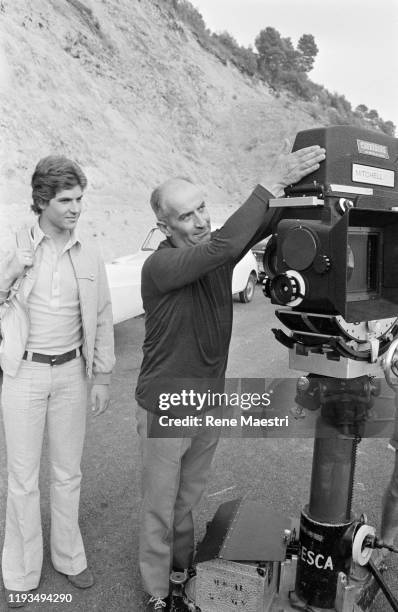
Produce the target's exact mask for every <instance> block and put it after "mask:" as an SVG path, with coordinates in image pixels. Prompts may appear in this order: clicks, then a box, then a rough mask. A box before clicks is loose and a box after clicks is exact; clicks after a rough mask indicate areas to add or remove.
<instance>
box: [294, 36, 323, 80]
mask: <svg viewBox="0 0 398 612" xmlns="http://www.w3.org/2000/svg"><path fill="white" fill-rule="evenodd" d="M297 50H298V51H299V58H298V62H299V66H300V69H301V70H302V71H303V72H310V71H311V70H312V69H313V67H314V61H315V57H316V56H317V54H318V50H319V49H318V47H317V46H316V44H315V38H314V37H313V35H312V34H303V35H302V37H301V38H300V40H299V41H298V43H297Z"/></svg>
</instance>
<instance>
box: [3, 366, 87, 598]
mask: <svg viewBox="0 0 398 612" xmlns="http://www.w3.org/2000/svg"><path fill="white" fill-rule="evenodd" d="M86 404H87V379H86V373H85V366H84V359H83V358H82V357H78V358H76V359H73V360H71V361H68V362H67V363H64V364H62V365H58V366H50V365H48V364H42V363H36V362H30V361H22V364H21V366H20V369H19V371H18V375H17V376H16V377H15V378H11V377H9V376H7V375H4V380H3V390H2V409H3V421H4V430H5V439H6V447H7V470H8V495H7V510H6V524H5V536H4V546H3V555H2V572H3V581H4V585H5V587H6V588H7V589H13V590H21V591H27V590H30V589H34V588H37V586H38V584H39V581H40V575H41V567H42V560H43V542H42V528H41V517H40V492H39V471H40V457H41V451H42V444H43V435H44V429H45V425H46V422H47V429H48V440H49V461H50V503H51V537H50V546H51V558H52V562H53V565H54V567H55V569H56V570H58V571H59V572H62V573H64V574H74V575H75V574H79V573H80V572H81V571H83V570H84V569H85V568H86V567H87V561H86V555H85V551H84V546H83V541H82V537H81V533H80V529H79V524H78V512H79V499H80V481H81V471H80V461H81V456H82V451H83V443H84V436H85V425H86Z"/></svg>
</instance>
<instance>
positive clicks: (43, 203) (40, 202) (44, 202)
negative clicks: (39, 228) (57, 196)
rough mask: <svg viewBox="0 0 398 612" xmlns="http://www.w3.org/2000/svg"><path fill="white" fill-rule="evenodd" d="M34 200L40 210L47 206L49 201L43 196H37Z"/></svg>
mask: <svg viewBox="0 0 398 612" xmlns="http://www.w3.org/2000/svg"><path fill="white" fill-rule="evenodd" d="M36 202H37V205H38V207H39V208H40V211H41V212H43V210H45V209H46V208H47V206H48V203H49V202H48V200H44V199H43V198H37V200H36ZM39 214H40V213H39Z"/></svg>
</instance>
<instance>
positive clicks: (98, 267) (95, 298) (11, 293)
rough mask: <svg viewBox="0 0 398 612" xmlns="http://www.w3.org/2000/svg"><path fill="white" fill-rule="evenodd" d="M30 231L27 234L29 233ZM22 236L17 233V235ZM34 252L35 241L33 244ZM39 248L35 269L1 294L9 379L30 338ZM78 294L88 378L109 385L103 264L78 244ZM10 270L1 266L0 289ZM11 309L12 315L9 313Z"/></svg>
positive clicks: (0, 358)
mask: <svg viewBox="0 0 398 612" xmlns="http://www.w3.org/2000/svg"><path fill="white" fill-rule="evenodd" d="M27 231H28V230H26V232H27ZM19 234H20V232H19V233H18V235H19ZM32 248H33V241H32ZM41 251H42V249H41V246H40V244H38V245H37V247H36V249H35V252H34V262H33V266H32V267H31V268H29V269H27V271H26V273H25V275H24V276H23V278H22V279H21V280H20V279H17V281H15V283H14V284H13V285H12V286H11V287H10V288H9V289H7V290H0V311H2V314H1V313H0V317H1V318H0V323H1V331H2V335H3V342H2V346H1V353H0V365H1V367H2V369H3V371H4V372H5V373H6V374H8V375H9V376H12V377H14V376H16V375H17V372H18V369H19V366H20V363H21V360H22V357H23V354H24V352H25V349H26V345H27V341H28V335H29V308H28V298H29V295H30V292H31V290H32V288H33V286H34V283H35V281H36V276H37V270H38V269H39V266H40V262H41V255H42V253H41ZM70 256H71V261H72V265H73V269H74V272H75V275H76V280H77V286H78V291H79V300H80V310H81V317H82V327H83V356H84V358H85V361H86V372H87V376H88V377H93V382H94V383H95V384H105V385H106V384H109V383H110V378H111V372H112V368H113V366H114V363H115V355H114V340H113V317H112V305H111V298H110V293H109V287H108V281H107V277H106V271H105V266H104V262H103V260H102V258H101V256H100V254H99V253H98V251H97V249H96V248H95V246H94V245H92V244H90V243H88V244H85V243H81V242H77V243H75V244H74V245H73V246H72V247H71V249H70ZM6 272H7V270H6V269H5V266H4V263H3V265H1V263H0V287H4V286H5V285H6V281H5V275H6ZM7 309H10V312H6V310H7Z"/></svg>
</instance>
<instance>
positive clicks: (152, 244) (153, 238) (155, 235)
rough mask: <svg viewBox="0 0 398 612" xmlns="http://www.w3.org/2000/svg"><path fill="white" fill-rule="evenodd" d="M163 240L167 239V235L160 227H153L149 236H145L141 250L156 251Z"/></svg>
mask: <svg viewBox="0 0 398 612" xmlns="http://www.w3.org/2000/svg"><path fill="white" fill-rule="evenodd" d="M162 240H165V235H164V234H163V233H162V232H161V231H160V229H159V228H158V227H153V228H152V229H151V231H150V232H149V234H148V236H147V237H146V238H145V240H144V243H143V245H142V247H141V250H142V251H156V249H157V248H158V246H159V244H160V243H161V242H162Z"/></svg>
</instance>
